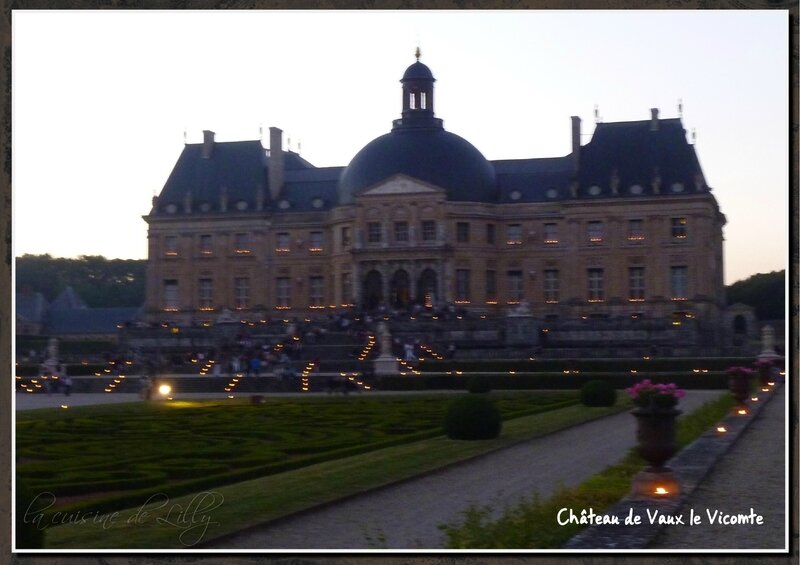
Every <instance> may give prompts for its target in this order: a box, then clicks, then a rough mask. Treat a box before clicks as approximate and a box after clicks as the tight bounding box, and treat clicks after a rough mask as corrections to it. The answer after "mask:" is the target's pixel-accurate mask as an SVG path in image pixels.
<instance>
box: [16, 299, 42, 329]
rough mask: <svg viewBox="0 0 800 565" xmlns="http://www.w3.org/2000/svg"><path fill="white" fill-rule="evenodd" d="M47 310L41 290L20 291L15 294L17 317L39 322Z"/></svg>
mask: <svg viewBox="0 0 800 565" xmlns="http://www.w3.org/2000/svg"><path fill="white" fill-rule="evenodd" d="M46 311H47V299H46V298H45V297H44V295H43V294H42V293H41V292H34V293H28V294H26V293H21V292H18V293H17V295H16V312H17V317H19V318H23V319H25V320H27V321H29V322H33V323H41V322H42V321H44V315H45V313H46Z"/></svg>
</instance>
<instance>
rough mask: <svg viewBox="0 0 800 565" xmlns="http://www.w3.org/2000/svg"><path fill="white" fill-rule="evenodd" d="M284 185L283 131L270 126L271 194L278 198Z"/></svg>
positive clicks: (272, 196) (273, 197) (274, 198)
mask: <svg viewBox="0 0 800 565" xmlns="http://www.w3.org/2000/svg"><path fill="white" fill-rule="evenodd" d="M282 187H283V131H282V130H280V129H278V128H275V127H270V128H269V195H270V197H271V198H272V200H277V199H278V195H279V194H280V192H281V188H282Z"/></svg>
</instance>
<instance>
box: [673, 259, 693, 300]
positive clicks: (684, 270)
mask: <svg viewBox="0 0 800 565" xmlns="http://www.w3.org/2000/svg"><path fill="white" fill-rule="evenodd" d="M669 280H670V289H671V290H672V299H673V300H686V299H687V298H688V297H689V268H688V267H686V266H684V265H681V266H677V267H670V268H669Z"/></svg>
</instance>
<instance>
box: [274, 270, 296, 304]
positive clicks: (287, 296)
mask: <svg viewBox="0 0 800 565" xmlns="http://www.w3.org/2000/svg"><path fill="white" fill-rule="evenodd" d="M291 305H292V287H291V281H290V280H289V277H278V278H277V279H275V306H276V307H277V308H279V309H288V308H291Z"/></svg>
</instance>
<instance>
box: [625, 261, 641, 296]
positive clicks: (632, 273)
mask: <svg viewBox="0 0 800 565" xmlns="http://www.w3.org/2000/svg"><path fill="white" fill-rule="evenodd" d="M628 300H631V301H641V300H644V267H629V268H628Z"/></svg>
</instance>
